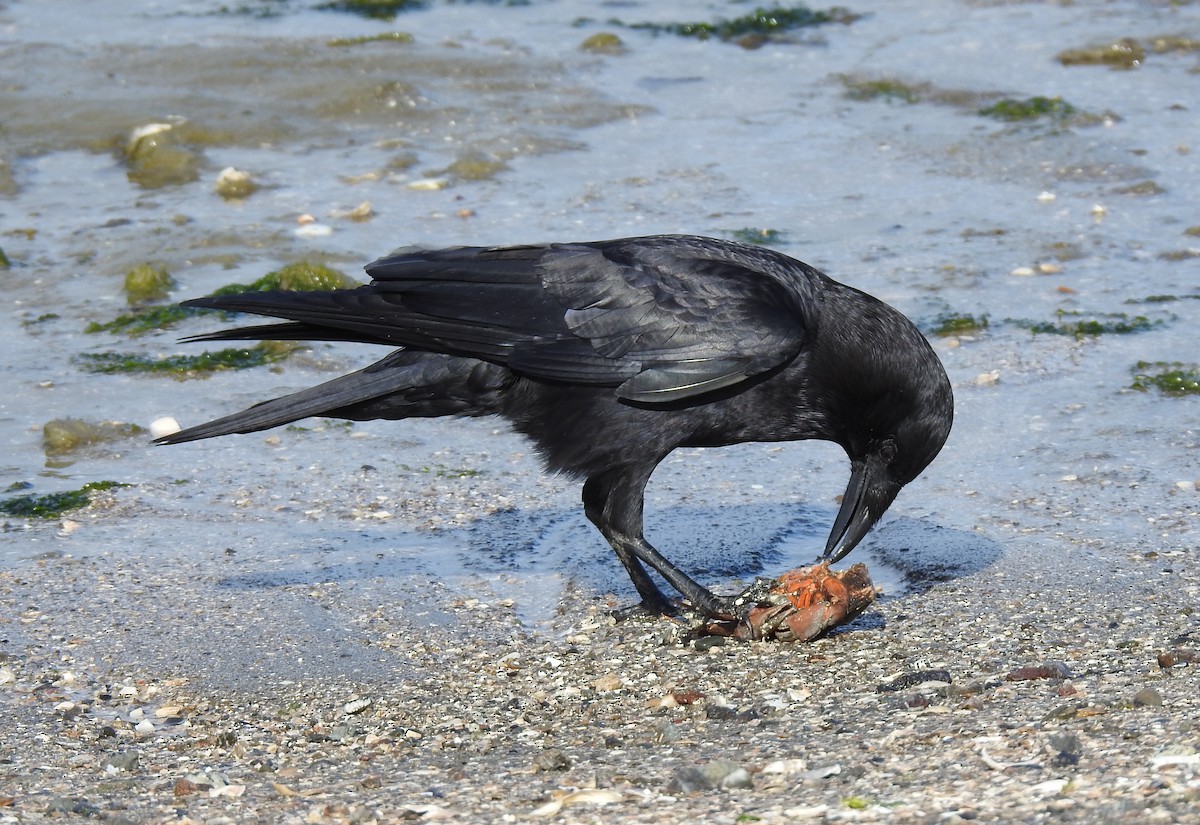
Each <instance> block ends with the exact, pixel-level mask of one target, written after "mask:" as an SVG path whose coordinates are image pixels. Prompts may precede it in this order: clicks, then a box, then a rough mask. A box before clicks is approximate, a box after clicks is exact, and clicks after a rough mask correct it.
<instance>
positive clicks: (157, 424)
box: [150, 415, 183, 438]
mask: <svg viewBox="0 0 1200 825" xmlns="http://www.w3.org/2000/svg"><path fill="white" fill-rule="evenodd" d="M182 429H183V428H182V427H180V426H179V422H178V421H176V420H175V419H174V418H172V417H171V416H169V415H164V416H163V417H162V418H156V419H154V420H153V421H151V422H150V435H152V436H153V437H154V438H162V437H163V436H164V435H174V434H175V433H177V432H179V431H180V430H182Z"/></svg>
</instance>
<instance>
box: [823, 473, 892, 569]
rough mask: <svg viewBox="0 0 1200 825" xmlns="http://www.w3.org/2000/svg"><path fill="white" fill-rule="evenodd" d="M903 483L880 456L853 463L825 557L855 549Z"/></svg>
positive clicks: (834, 556)
mask: <svg viewBox="0 0 1200 825" xmlns="http://www.w3.org/2000/svg"><path fill="white" fill-rule="evenodd" d="M900 486H901V485H899V484H897V483H896V482H895V481H892V479H891V478H890V477H889V475H888V471H887V464H885V463H884V462H883V460H882V459H880V458H878V457H877V456H868V457H867V458H866V459H863V460H861V461H853V462H851V465H850V483H849V484H848V485H846V493H845V495H843V496H842V508H841V509H840V510H838V514H837V518H836V519H834V521H833V532H832V533H830V535H829V542H828V543H827V544H826V545H825V558H826V559H827V560H828V561H830V562H835V561H837V560H838V559H840V558H842V557H843V556H845V555H846V554H847V553H849V552H850V551H851V550H853V549H854V547H855V545H857V544H858V543H859V542H860V541H862V538H863V536H865V535H866V534H867V531H868V530H870V529H871V527H872V526H874V524H875V522H876V521H878V520H879V517H880V516H882V515H883V511H884V510H886V509H887V508H888V505H889V504H891V503H892V501H893V500H894V499H895V498H896V494H897V493H899V492H900Z"/></svg>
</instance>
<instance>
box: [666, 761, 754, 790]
mask: <svg viewBox="0 0 1200 825" xmlns="http://www.w3.org/2000/svg"><path fill="white" fill-rule="evenodd" d="M750 787H753V783H752V782H751V779H750V772H749V771H747V770H746V769H745V768H743V767H742V766H741V765H739V764H737V763H736V762H731V761H729V760H728V759H717V760H715V761H713V762H709V763H708V764H706V765H699V766H692V765H689V766H687V767H683V768H680V769H679V770H678V771H677V772H676V774H675V776H674V778H673V779H672V780H671V782H670V784H669V785H668V786H667V789H668V790H669V791H670V792H672V793H694V792H696V791H709V790H713V789H715V788H750Z"/></svg>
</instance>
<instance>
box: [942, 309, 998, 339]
mask: <svg viewBox="0 0 1200 825" xmlns="http://www.w3.org/2000/svg"><path fill="white" fill-rule="evenodd" d="M987 328H988V317H987V316H986V315H981V316H979V317H978V318H976V317H975V316H974V315H943V316H941V317H940V318H938V319H937V320H936V321H934V324H933V328H932V330H931V332H932V333H933V334H934V335H936V336H938V337H939V338H949V337H950V336H952V335H978V334H979V333H981V332H983V331H984V330H985V329H987Z"/></svg>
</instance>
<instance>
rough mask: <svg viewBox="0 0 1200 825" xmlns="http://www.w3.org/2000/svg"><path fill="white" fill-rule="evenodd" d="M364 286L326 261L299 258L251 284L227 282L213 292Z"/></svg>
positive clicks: (300, 290) (229, 293)
mask: <svg viewBox="0 0 1200 825" xmlns="http://www.w3.org/2000/svg"><path fill="white" fill-rule="evenodd" d="M356 286H362V284H360V283H359V282H358V281H356V280H354V279H353V278H351V277H349V276H348V275H346V274H345V273H343V272H341V271H340V270H337V269H334V268H333V267H331V266H326V265H325V264H319V263H312V262H309V261H297V262H296V263H291V264H288V265H287V266H283V267H280V268H279V269H276V270H275V271H274V272H268V273H267V274H266V275H263V276H262V277H261V278H259V279H258V280H256V281H252V282H251V283H248V284H226V285H225V286H223V287H221V288H219V289H216V290H214V291H213V292H212V293H210V294H212V295H239V294H241V293H243V292H273V291H277V290H282V291H285V292H303V291H315V290H329V289H353V288H354V287H356Z"/></svg>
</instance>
